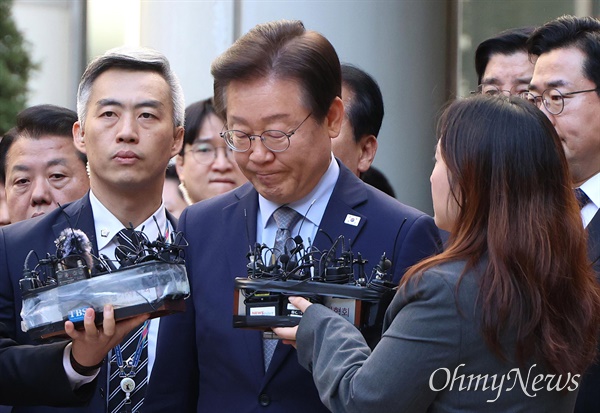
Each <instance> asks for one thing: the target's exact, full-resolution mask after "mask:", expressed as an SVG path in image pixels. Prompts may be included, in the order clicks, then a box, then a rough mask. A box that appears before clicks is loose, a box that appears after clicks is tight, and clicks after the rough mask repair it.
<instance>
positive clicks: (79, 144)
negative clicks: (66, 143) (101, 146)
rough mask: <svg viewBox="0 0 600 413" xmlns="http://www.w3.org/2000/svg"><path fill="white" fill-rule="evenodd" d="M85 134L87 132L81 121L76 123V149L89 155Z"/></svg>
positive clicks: (74, 125) (74, 138) (74, 143)
mask: <svg viewBox="0 0 600 413" xmlns="http://www.w3.org/2000/svg"><path fill="white" fill-rule="evenodd" d="M84 134H85V132H84V130H83V128H82V127H81V123H79V121H77V122H75V123H74V124H73V145H75V148H77V150H78V151H79V152H81V153H87V152H86V147H85V137H84Z"/></svg>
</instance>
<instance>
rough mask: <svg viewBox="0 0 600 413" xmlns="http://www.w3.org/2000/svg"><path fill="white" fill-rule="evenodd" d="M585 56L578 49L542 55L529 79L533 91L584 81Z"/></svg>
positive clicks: (563, 49)
mask: <svg viewBox="0 0 600 413" xmlns="http://www.w3.org/2000/svg"><path fill="white" fill-rule="evenodd" d="M584 62H585V55H584V54H583V52H581V51H580V50H579V49H577V48H574V47H570V48H559V49H554V50H551V51H549V52H547V53H542V54H541V55H540V56H539V57H538V59H537V61H536V63H535V68H534V71H533V78H532V79H531V86H532V88H533V89H539V88H542V87H543V88H548V87H559V86H571V85H575V84H577V83H579V82H582V81H584V80H585V77H584V75H583V64H584Z"/></svg>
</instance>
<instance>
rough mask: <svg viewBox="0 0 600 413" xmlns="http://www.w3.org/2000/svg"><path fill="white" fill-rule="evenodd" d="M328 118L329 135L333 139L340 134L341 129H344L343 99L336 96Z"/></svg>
mask: <svg viewBox="0 0 600 413" xmlns="http://www.w3.org/2000/svg"><path fill="white" fill-rule="evenodd" d="M326 119H327V129H328V131H329V137H330V138H332V139H333V138H335V137H336V136H338V135H339V134H340V130H341V129H342V121H343V120H344V103H343V102H342V99H340V98H339V97H336V98H335V99H334V100H333V102H331V105H330V106H329V111H328V112H327V118H326Z"/></svg>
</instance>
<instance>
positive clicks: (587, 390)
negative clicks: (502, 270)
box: [527, 16, 600, 413]
mask: <svg viewBox="0 0 600 413" xmlns="http://www.w3.org/2000/svg"><path fill="white" fill-rule="evenodd" d="M527 45H528V49H529V53H531V54H532V55H534V56H537V60H536V63H535V69H534V71H533V78H532V80H531V84H530V85H529V91H530V95H529V99H530V100H531V101H532V102H535V103H536V104H537V106H538V107H539V108H540V109H541V110H542V111H544V113H545V114H546V115H547V116H548V119H550V121H551V122H552V124H553V125H554V127H555V128H556V131H557V132H558V136H559V137H560V138H561V140H562V142H563V147H564V149H565V154H566V156H567V161H568V162H569V167H570V170H571V177H572V179H573V188H574V189H575V191H576V195H577V197H578V200H579V205H580V207H581V218H582V220H583V225H584V226H585V227H586V228H587V232H588V255H589V258H590V260H591V262H592V265H593V266H594V270H595V271H596V274H597V275H598V280H599V281H600V213H599V212H598V208H599V207H600V116H598V114H599V113H600V20H597V19H594V18H592V17H573V16H562V17H559V18H557V19H555V20H553V21H550V22H548V23H546V24H545V25H543V26H541V27H540V28H539V29H537V30H536V31H535V32H534V33H533V34H532V35H531V37H530V38H529V40H528V42H527ZM575 411H576V412H578V413H584V412H598V411H600V364H595V365H593V366H592V367H591V368H590V369H589V370H588V372H587V373H586V375H585V376H584V377H583V379H582V383H581V386H580V390H579V395H578V398H577V405H576V406H575Z"/></svg>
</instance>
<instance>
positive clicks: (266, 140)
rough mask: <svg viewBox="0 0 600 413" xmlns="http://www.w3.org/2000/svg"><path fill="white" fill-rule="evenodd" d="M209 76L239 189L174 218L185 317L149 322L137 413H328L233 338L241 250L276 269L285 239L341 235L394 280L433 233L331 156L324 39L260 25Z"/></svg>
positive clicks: (330, 60)
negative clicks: (153, 350) (182, 243)
mask: <svg viewBox="0 0 600 413" xmlns="http://www.w3.org/2000/svg"><path fill="white" fill-rule="evenodd" d="M211 71H212V74H213V76H214V91H215V93H214V97H215V98H214V99H215V108H216V109H217V111H218V112H220V113H221V114H222V115H223V116H222V118H223V119H225V126H224V128H223V132H222V137H223V138H224V139H225V141H226V142H227V144H228V146H229V147H230V148H231V149H232V150H233V151H234V153H235V159H236V161H237V163H238V165H239V167H240V169H241V170H242V172H243V173H244V175H245V176H246V177H247V178H248V180H249V182H248V183H246V184H244V185H242V186H241V187H239V188H237V189H234V190H233V191H230V192H228V193H225V194H222V195H219V196H216V197H214V198H211V199H209V200H207V201H203V202H199V203H196V204H194V205H192V206H190V207H188V208H186V210H185V211H184V212H183V213H182V215H181V217H180V221H179V227H178V228H179V230H181V231H182V232H183V233H184V235H185V237H186V239H187V240H188V242H189V247H188V248H187V250H186V257H187V261H186V265H187V269H188V275H189V277H190V283H191V296H190V298H189V299H188V302H187V310H186V313H185V314H177V315H174V316H170V317H167V318H165V319H164V320H162V321H161V331H160V335H159V345H158V349H159V351H158V353H157V360H156V364H155V366H154V371H153V377H152V381H151V382H150V389H149V392H148V393H149V394H148V399H147V405H146V406H145V413H150V412H168V411H172V412H192V411H193V412H195V411H197V412H242V411H246V412H265V413H268V412H273V413H281V412H285V413H295V412H298V413H300V412H302V413H305V412H307V411H310V412H311V413H317V412H326V411H327V409H326V408H325V406H324V405H323V404H322V403H321V401H320V399H319V396H318V393H317V390H316V388H315V386H314V383H313V380H312V378H311V376H310V373H309V372H308V371H306V370H304V369H303V368H302V367H301V366H300V364H299V363H298V360H297V356H296V352H295V350H293V348H292V347H291V346H285V345H283V344H282V343H279V342H278V341H279V340H270V339H263V334H262V332H260V331H256V330H245V329H240V328H233V325H232V316H233V308H232V307H233V306H232V303H233V297H234V279H235V278H236V277H243V276H244V275H247V274H248V269H247V264H248V259H247V253H248V251H249V249H252V248H253V247H252V246H254V245H257V244H258V245H262V244H265V245H266V246H268V247H266V248H267V249H269V250H271V251H273V254H271V255H270V257H273V256H275V257H276V259H279V258H281V254H284V251H289V250H286V248H287V245H286V241H288V240H289V241H291V237H289V236H288V237H286V236H285V235H284V234H286V231H289V232H288V234H289V235H293V236H294V237H293V238H294V239H298V237H300V238H301V239H302V240H303V242H304V243H305V245H309V244H310V245H312V246H314V248H316V250H318V251H327V250H329V249H334V248H333V247H334V246H333V245H332V244H333V242H334V241H333V240H332V239H337V238H338V236H343V238H344V241H341V242H340V244H341V245H344V248H346V249H351V250H352V251H354V253H355V254H358V253H360V254H362V255H361V257H362V259H365V260H367V261H368V263H367V264H366V265H365V272H366V273H367V274H371V273H372V270H373V268H374V267H375V266H376V265H377V263H378V262H379V261H380V258H381V255H382V253H383V252H386V254H387V257H389V259H390V260H391V262H392V264H391V268H390V269H389V271H390V273H391V275H392V278H393V281H394V282H396V283H397V282H398V281H399V280H400V277H402V275H403V274H404V272H405V270H406V268H407V267H409V266H411V265H413V264H415V263H416V262H417V261H419V260H421V259H422V258H424V257H426V256H429V255H432V254H435V253H436V252H437V251H438V246H439V235H438V231H437V228H436V227H435V224H434V222H433V220H432V218H431V217H429V216H427V215H426V214H424V213H422V212H420V211H418V210H416V209H414V208H411V207H409V206H406V205H403V204H401V203H399V202H398V201H396V200H395V199H393V198H391V197H389V196H387V195H384V194H383V193H381V192H380V191H378V190H376V189H374V188H372V187H371V186H369V185H366V184H365V183H363V182H362V181H361V180H360V179H359V178H358V177H357V176H356V175H355V174H353V173H352V171H350V170H349V169H348V168H347V167H345V166H344V165H343V164H341V163H339V162H338V161H337V160H336V159H335V158H334V156H333V154H332V150H331V144H332V139H333V138H335V137H336V136H337V135H338V133H339V131H340V127H341V124H342V121H343V118H344V107H343V103H342V99H341V98H340V95H341V87H342V79H341V70H340V63H339V59H338V56H337V53H336V51H335V49H334V48H333V46H332V45H331V43H330V42H329V41H328V40H327V39H326V38H325V37H324V36H322V35H321V34H319V33H317V32H314V31H310V30H306V29H305V28H304V25H303V24H302V22H300V21H287V20H281V21H276V22H270V23H265V24H261V25H258V26H256V27H254V28H253V29H252V30H250V32H248V33H247V34H245V35H244V36H242V37H241V38H239V39H238V40H237V41H236V42H235V43H234V45H233V46H231V47H230V48H229V49H228V50H227V51H226V52H225V53H223V54H222V55H221V56H220V57H218V58H217V59H216V60H215V61H214V63H213V65H212V70H211ZM278 234H280V236H279V237H278ZM282 237H283V239H282ZM278 238H279V240H280V241H281V242H280V243H278ZM277 245H279V246H277ZM284 245H285V247H284ZM277 257H279V258H277ZM279 262H283V261H282V260H280V261H279ZM316 271H317V272H318V270H316Z"/></svg>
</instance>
